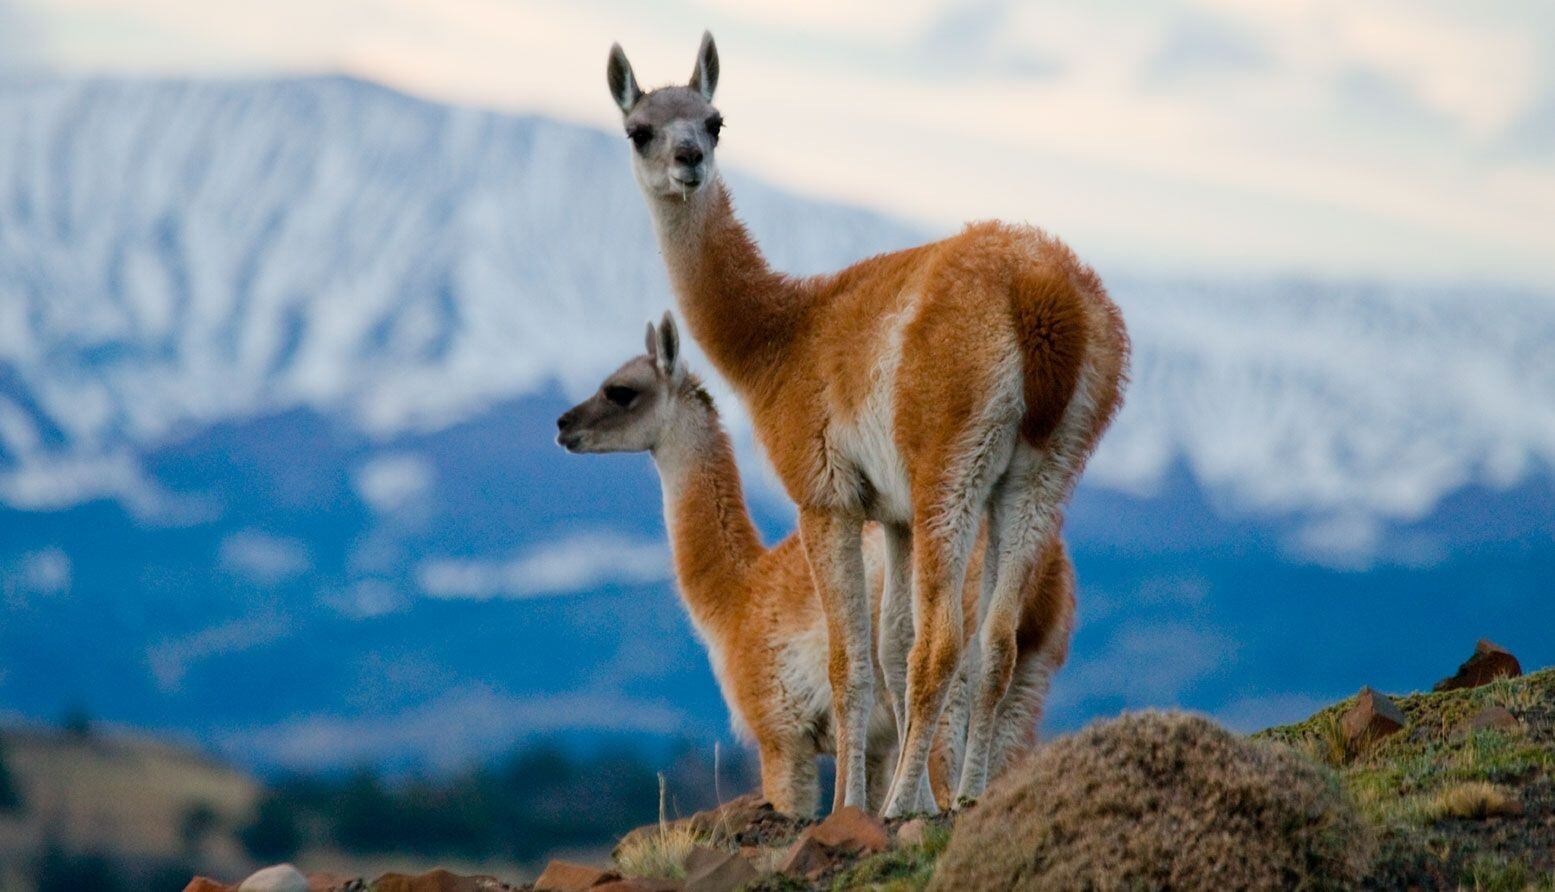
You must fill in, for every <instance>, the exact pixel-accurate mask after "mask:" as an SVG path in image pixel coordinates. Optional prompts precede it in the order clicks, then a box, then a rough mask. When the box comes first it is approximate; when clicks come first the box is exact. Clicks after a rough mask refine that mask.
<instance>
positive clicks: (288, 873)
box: [238, 864, 309, 892]
mask: <svg viewBox="0 0 1555 892" xmlns="http://www.w3.org/2000/svg"><path fill="white" fill-rule="evenodd" d="M238 892H309V890H308V878H307V877H305V876H303V875H302V871H300V870H298V869H297V868H295V867H293V866H291V865H290V864H277V865H275V866H274V867H266V868H264V869H263V870H258V871H255V872H254V873H253V874H251V875H249V878H248V879H246V880H244V881H243V882H241V883H238Z"/></svg>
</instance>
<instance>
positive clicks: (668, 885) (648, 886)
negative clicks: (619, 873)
mask: <svg viewBox="0 0 1555 892" xmlns="http://www.w3.org/2000/svg"><path fill="white" fill-rule="evenodd" d="M684 888H685V886H683V885H681V882H680V881H679V880H663V879H647V878H645V877H627V878H626V879H621V880H611V881H609V882H607V883H604V884H602V885H599V886H595V887H593V888H591V889H589V892H681V890H682V889H684Z"/></svg>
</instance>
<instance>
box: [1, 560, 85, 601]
mask: <svg viewBox="0 0 1555 892" xmlns="http://www.w3.org/2000/svg"><path fill="white" fill-rule="evenodd" d="M73 576H74V573H73V567H72V564H71V561H70V555H69V554H67V553H66V552H65V550H64V549H63V548H60V547H58V546H52V547H49V548H43V549H39V550H38V551H29V552H26V553H25V554H23V555H22V556H21V557H19V558H17V559H16V560H14V561H12V562H11V563H10V565H9V566H7V567H4V568H0V593H3V594H4V596H5V597H4V600H5V602H6V603H8V604H11V605H12V606H23V605H25V604H26V603H27V602H28V601H29V600H31V596H33V595H44V596H56V595H62V594H65V593H67V592H69V591H70V585H71V580H72V578H73Z"/></svg>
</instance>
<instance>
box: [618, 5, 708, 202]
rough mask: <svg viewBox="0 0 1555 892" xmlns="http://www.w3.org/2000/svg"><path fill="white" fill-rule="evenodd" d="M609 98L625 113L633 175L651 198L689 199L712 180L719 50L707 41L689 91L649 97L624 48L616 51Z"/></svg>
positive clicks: (699, 53) (655, 93)
mask: <svg viewBox="0 0 1555 892" xmlns="http://www.w3.org/2000/svg"><path fill="white" fill-rule="evenodd" d="M607 80H608V82H609V86H610V95H611V97H612V98H613V99H615V101H616V106H617V107H618V108H620V109H621V116H622V124H623V125H624V126H625V131H626V137H627V139H628V140H630V141H631V144H632V170H633V172H634V173H636V175H637V182H638V184H639V185H641V186H642V188H643V191H645V192H646V193H647V194H648V195H650V196H653V197H657V198H666V199H681V200H684V199H687V198H690V197H691V195H692V194H693V193H695V192H696V191H697V190H698V189H700V188H701V187H702V186H703V185H704V184H706V183H707V182H708V181H709V180H711V179H712V177H713V172H714V169H715V168H714V165H713V150H714V149H716V148H717V146H718V136H719V131H720V130H722V128H723V116H722V115H720V114H719V113H718V109H716V108H714V107H713V91H714V89H715V88H716V87H717V85H718V48H717V47H716V46H715V45H714V44H713V37H712V35H711V34H704V35H702V46H701V48H700V49H698V51H697V61H696V67H695V68H694V69H693V70H692V73H691V82H690V84H688V85H687V86H684V87H680V86H675V87H660V88H659V89H657V90H654V91H653V92H651V93H644V92H643V91H642V90H641V89H639V88H638V86H637V77H636V75H634V74H633V73H632V65H631V63H630V62H628V61H627V59H626V53H625V52H623V51H622V50H621V47H620V45H616V46H614V47H611V49H610V64H609V67H608V69H607Z"/></svg>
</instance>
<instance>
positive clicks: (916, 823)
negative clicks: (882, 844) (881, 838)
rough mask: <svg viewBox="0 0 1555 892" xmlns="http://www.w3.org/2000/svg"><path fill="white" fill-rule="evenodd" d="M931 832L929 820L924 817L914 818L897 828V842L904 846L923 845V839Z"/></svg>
mask: <svg viewBox="0 0 1555 892" xmlns="http://www.w3.org/2000/svg"><path fill="white" fill-rule="evenodd" d="M928 832H929V822H928V821H925V820H924V819H922V818H913V819H912V820H910V821H908V822H907V823H905V824H903V825H902V826H900V827H898V828H896V842H897V844H898V845H904V846H921V845H923V839H924V837H925V836H926V835H927V834H928Z"/></svg>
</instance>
